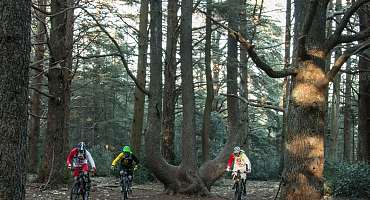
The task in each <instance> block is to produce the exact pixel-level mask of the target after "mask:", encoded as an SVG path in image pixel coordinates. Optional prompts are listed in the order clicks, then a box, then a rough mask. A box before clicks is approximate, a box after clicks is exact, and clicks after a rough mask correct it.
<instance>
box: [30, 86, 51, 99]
mask: <svg viewBox="0 0 370 200" xmlns="http://www.w3.org/2000/svg"><path fill="white" fill-rule="evenodd" d="M30 89H32V90H35V91H36V92H37V93H40V94H42V95H44V96H46V97H49V98H51V99H54V98H55V97H54V96H52V95H50V94H47V93H45V92H43V91H41V90H38V89H36V88H34V87H30Z"/></svg>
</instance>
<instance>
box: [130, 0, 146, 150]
mask: <svg viewBox="0 0 370 200" xmlns="http://www.w3.org/2000/svg"><path fill="white" fill-rule="evenodd" d="M148 12H149V2H148V0H141V4H140V25H139V57H138V64H137V75H136V78H137V80H138V82H139V84H140V85H141V87H142V88H145V76H146V65H147V52H148V29H147V27H148ZM144 103H145V94H144V93H143V92H142V91H141V90H140V89H139V88H138V87H136V88H135V105H134V119H133V122H132V130H131V146H132V148H133V149H134V152H135V154H136V156H138V157H140V154H141V150H140V149H141V148H140V147H141V137H142V130H143V122H144Z"/></svg>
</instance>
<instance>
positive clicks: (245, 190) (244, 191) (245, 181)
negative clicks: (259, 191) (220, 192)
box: [242, 179, 247, 195]
mask: <svg viewBox="0 0 370 200" xmlns="http://www.w3.org/2000/svg"><path fill="white" fill-rule="evenodd" d="M246 183H247V179H242V184H243V194H244V195H246V194H247V185H246Z"/></svg>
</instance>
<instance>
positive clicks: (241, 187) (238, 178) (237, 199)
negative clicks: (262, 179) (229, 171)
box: [233, 170, 246, 200]
mask: <svg viewBox="0 0 370 200" xmlns="http://www.w3.org/2000/svg"><path fill="white" fill-rule="evenodd" d="M243 173H246V172H243ZM241 174H242V172H240V170H238V171H236V175H235V176H234V177H233V179H234V186H233V188H234V189H235V193H234V200H241V199H242V195H243V191H245V180H243V179H242V175H241ZM244 195H245V194H244Z"/></svg>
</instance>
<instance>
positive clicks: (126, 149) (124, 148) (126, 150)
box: [122, 146, 131, 153]
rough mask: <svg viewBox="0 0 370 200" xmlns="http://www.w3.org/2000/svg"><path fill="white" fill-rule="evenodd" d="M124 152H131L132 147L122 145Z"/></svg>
mask: <svg viewBox="0 0 370 200" xmlns="http://www.w3.org/2000/svg"><path fill="white" fill-rule="evenodd" d="M122 152H123V153H131V148H130V147H129V146H124V147H122Z"/></svg>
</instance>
